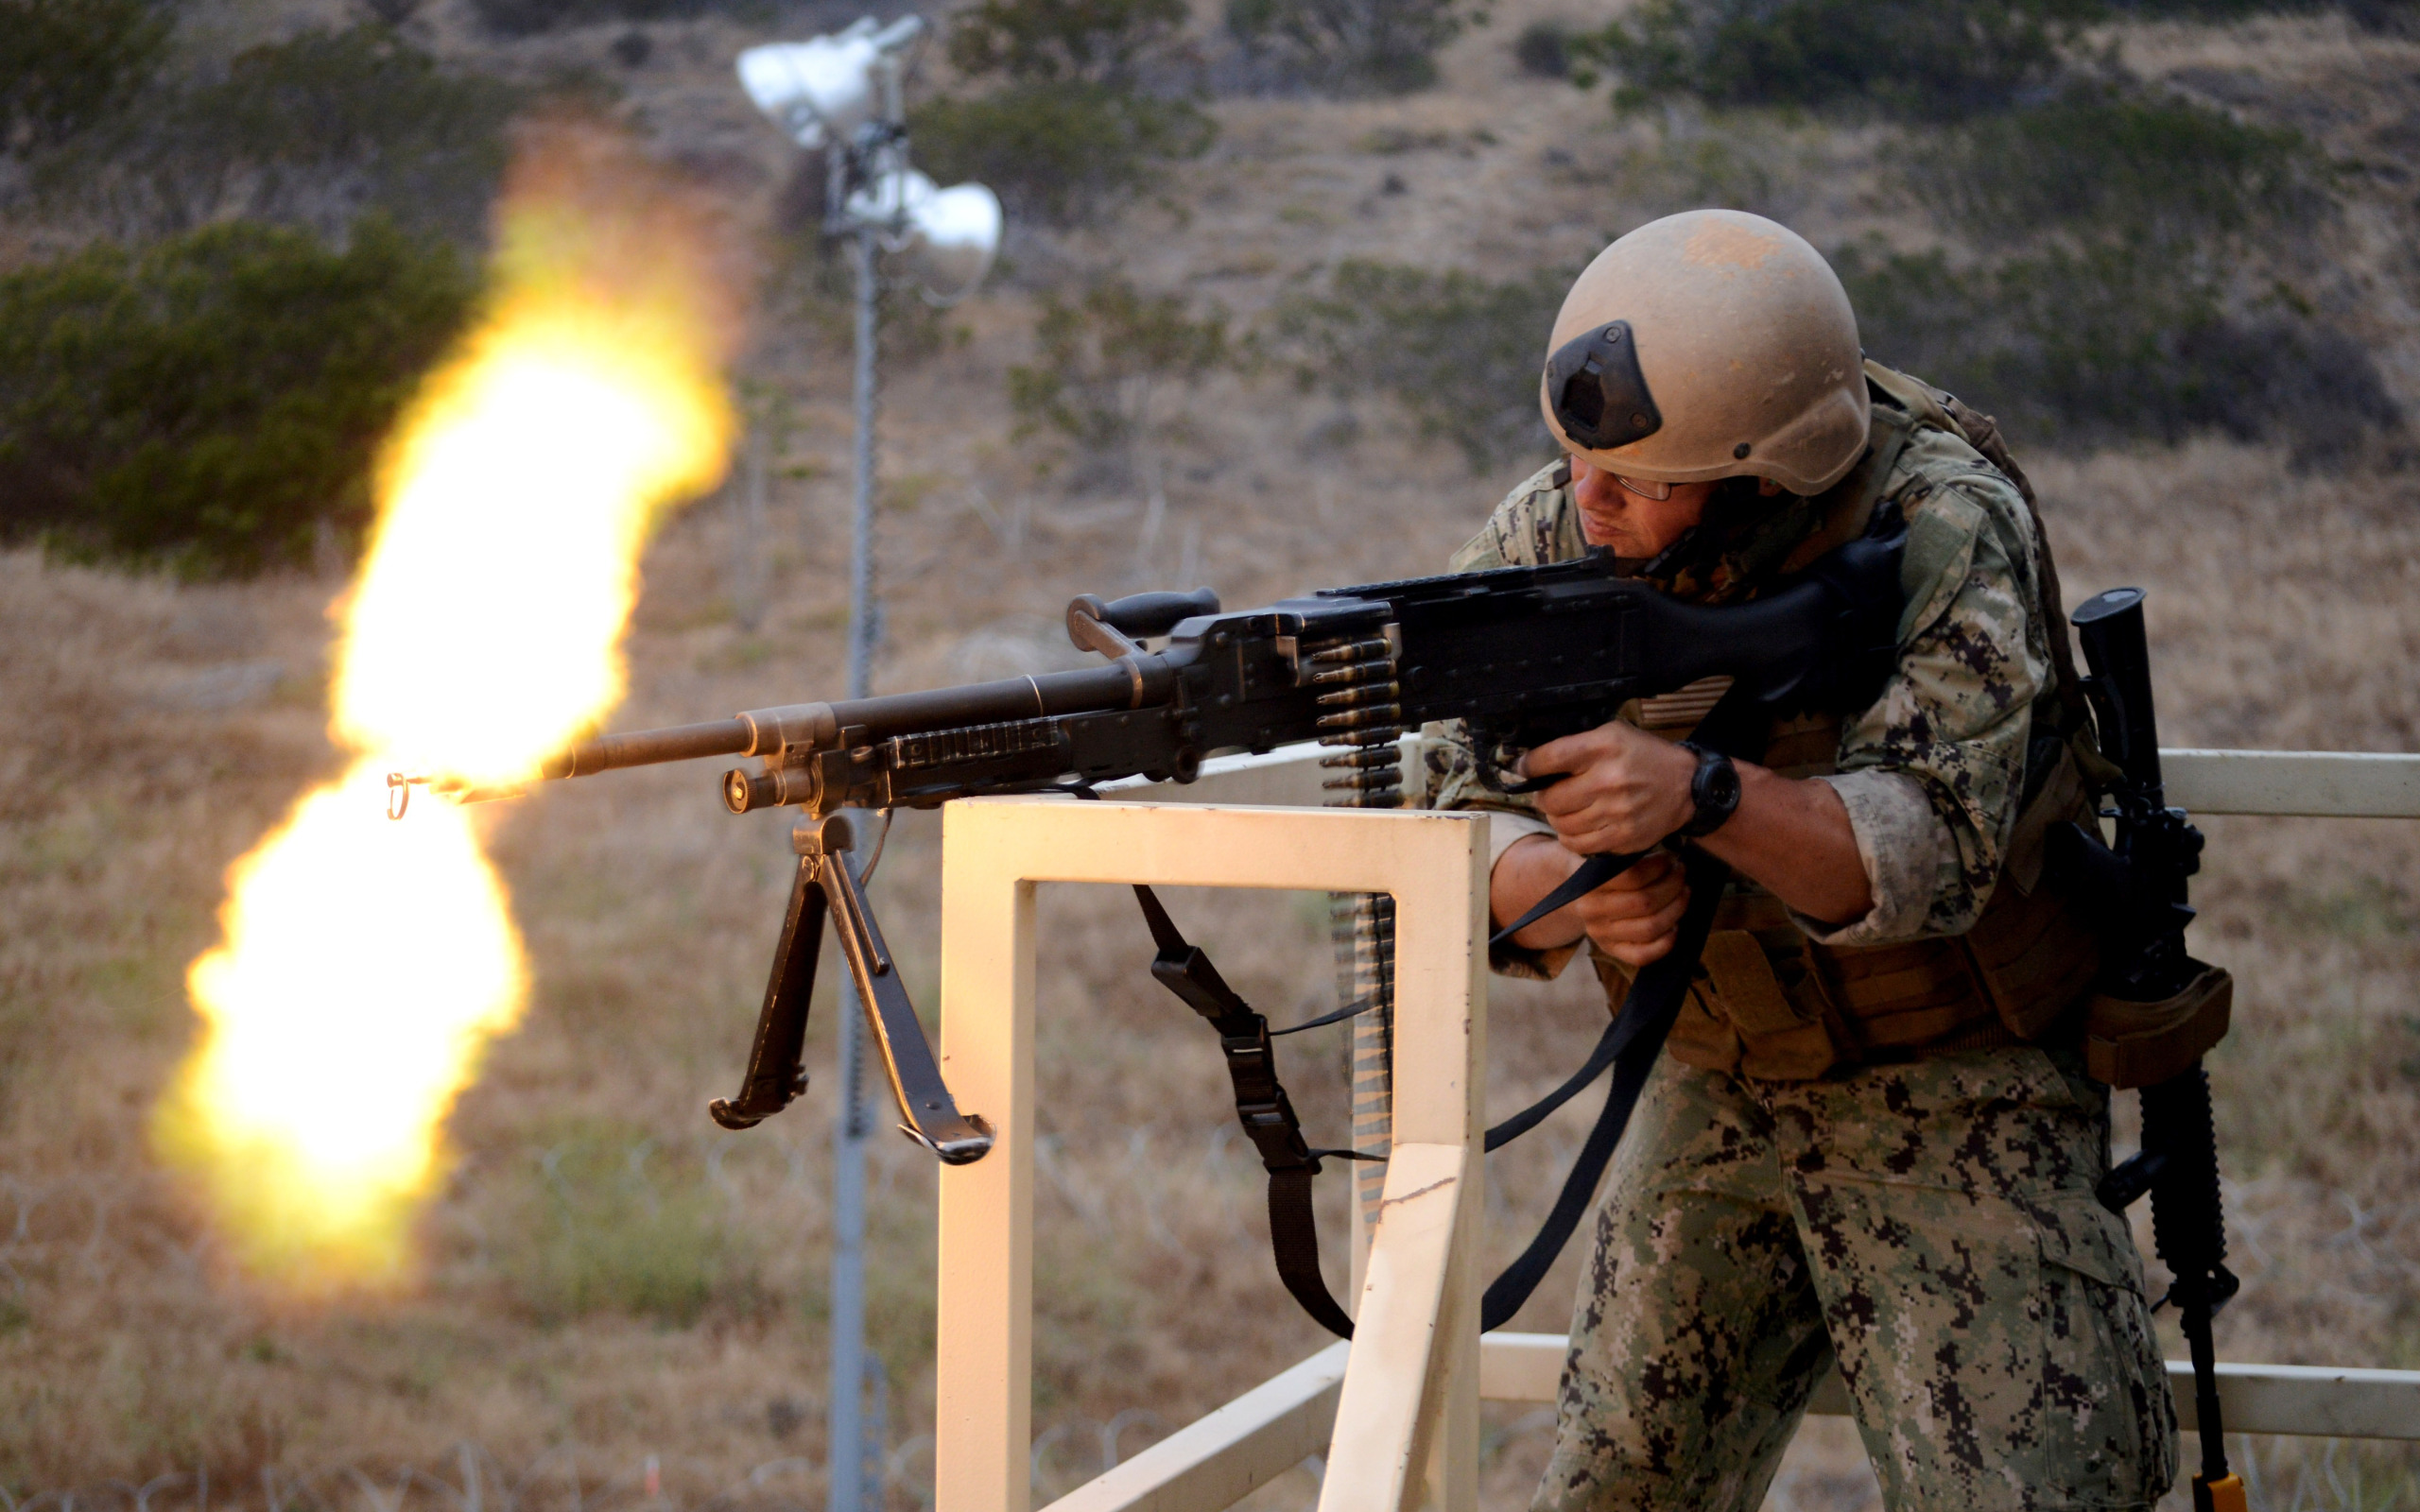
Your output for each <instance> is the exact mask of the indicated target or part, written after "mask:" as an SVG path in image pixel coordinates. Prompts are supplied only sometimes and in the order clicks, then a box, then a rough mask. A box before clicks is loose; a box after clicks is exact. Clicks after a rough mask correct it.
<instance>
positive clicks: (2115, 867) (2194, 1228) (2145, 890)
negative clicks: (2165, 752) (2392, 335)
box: [2051, 588, 2245, 1512]
mask: <svg viewBox="0 0 2420 1512" xmlns="http://www.w3.org/2000/svg"><path fill="white" fill-rule="evenodd" d="M2072 617H2073V619H2074V622H2075V627H2076V632H2077V636H2078V638H2079V639H2080V640H2082V641H2083V650H2084V656H2085V658H2086V660H2087V662H2089V663H2090V665H2091V667H2092V673H2093V675H2092V677H2091V678H2089V679H2086V680H2085V683H2084V691H2085V693H2086V694H2087V696H2089V697H2090V698H2091V700H2092V704H2093V711H2094V724H2095V726H2096V727H2097V728H2098V730H2099V733H2100V747H2101V754H2102V755H2104V756H2106V757H2107V758H2109V759H2110V761H2111V762H2112V763H2114V764H2115V765H2116V766H2117V767H2118V770H2119V771H2120V772H2122V773H2123V774H2124V777H2123V780H2122V781H2120V782H2115V783H2113V784H2112V785H2111V786H2110V788H2109V790H2108V793H2107V795H2106V797H2107V798H2108V799H2109V802H2110V807H2109V808H2108V810H2107V811H2105V813H2104V814H2103V817H2105V818H2107V819H2109V820H2111V821H2112V822H2113V824H2114V825H2115V828H2116V841H2115V844H2114V845H2113V844H2105V843H2103V841H2102V839H2101V837H2100V835H2099V834H2097V833H2089V832H2087V831H2086V830H2085V829H2084V828H2083V827H2082V826H2079V825H2072V824H2070V825H2064V826H2061V827H2060V828H2059V829H2057V830H2054V831H2053V832H2052V833H2051V844H2052V846H2053V851H2052V853H2051V865H2052V867H2053V868H2054V869H2055V870H2056V871H2057V872H2058V873H2059V875H2060V877H2061V879H2062V881H2063V883H2064V884H2065V885H2068V886H2070V887H2072V888H2073V889H2074V890H2075V891H2076V893H2077V894H2078V896H2079V898H2080V900H2081V901H2082V902H2083V906H2084V907H2085V909H2086V910H2087V912H2088V914H2089V916H2090V917H2093V918H2096V919H2100V920H2101V922H2102V938H2103V945H2104V954H2103V960H2102V966H2101V972H2100V981H2099V983H2098V984H2097V987H2098V989H2099V991H2100V994H2101V995H2102V996H2103V997H2105V998H2109V999H2115V1000H2118V1002H2120V1003H2130V1004H2160V1003H2165V1002H2169V1001H2170V1000H2174V999H2178V998H2179V997H2180V996H2182V995H2184V994H2186V993H2187V992H2189V991H2191V990H2192V989H2193V988H2195V987H2196V985H2197V983H2201V982H2204V981H2205V980H2206V979H2208V978H2210V977H2211V976H2212V975H2213V968H2211V967H2209V966H2207V965H2205V964H2204V963H2203V962H2201V961H2197V960H2195V959H2193V957H2192V956H2190V955H2189V954H2187V953H2186V949H2185V929H2186V926H2187V925H2188V924H2190V923H2191V922H2192V921H2193V909H2192V907H2191V906H2190V905H2189V904H2188V903H2187V902H2186V897H2187V880H2188V879H2189V878H2191V877H2192V875H2193V874H2194V873H2195V872H2196V871H2198V870H2200V869H2201V866H2202V832H2201V831H2199V830H2197V829H2195V828H2194V827H2193V826H2192V824H2191V823H2190V822H2189V821H2188V820H2187V816H2186V814H2185V811H2184V810H2183V809H2178V808H2170V807H2169V806H2168V799H2167V796H2166V792H2165V790H2164V787H2163V784H2162V779H2161V775H2160V765H2159V730H2158V724H2157V721H2156V719H2155V717H2154V714H2153V709H2152V680H2151V655H2150V651H2149V648H2148V646H2147V644H2146V643H2145V639H2144V630H2143V593H2142V591H2141V590H2140V589H2135V588H2116V589H2112V590H2110V591H2109V592H2108V593H2101V594H2099V595H2098V596H2096V597H2094V598H2093V599H2092V600H2091V601H2089V602H2088V603H2085V604H2084V605H2083V606H2082V607H2080V608H2079V609H2077V610H2076V611H2075V614H2074V615H2073V616H2072ZM2221 1022H2222V1021H2221ZM2141 1092H2142V1111H2143V1143H2142V1149H2141V1151H2140V1152H2139V1153H2138V1154H2136V1155H2135V1156H2134V1157H2133V1158H2132V1159H2130V1160H2126V1161H2124V1162H2123V1163H2121V1164H2119V1165H2118V1167H2117V1168H2115V1169H2114V1170H2112V1171H2111V1172H2110V1173H2109V1174H2108V1175H2107V1176H2106V1177H2102V1178H2101V1181H2100V1187H2099V1189H2098V1195H2099V1196H2100V1201H2101V1204H2102V1205H2103V1206H2104V1207H2106V1208H2108V1209H2109V1211H2112V1212H2115V1213H2119V1214H2122V1213H2124V1211H2126V1209H2127V1208H2128V1207H2129V1206H2131V1205H2132V1204H2133V1203H2134V1202H2135V1200H2136V1199H2137V1198H2139V1197H2141V1196H2142V1195H2143V1194H2145V1193H2146V1192H2148V1193H2150V1194H2151V1198H2152V1237H2153V1240H2154V1242H2155V1243H2156V1245H2157V1247H2158V1250H2159V1258H2160V1260H2161V1262H2162V1263H2165V1264H2166V1265H2167V1266H2168V1268H2169V1274H2170V1275H2171V1276H2173V1277H2174V1278H2175V1280H2174V1281H2173V1283H2172V1284H2171V1287H2170V1289H2169V1294H2168V1296H2167V1297H2164V1298H2162V1301H2161V1303H2160V1304H2155V1306H2156V1305H2165V1304H2166V1303H2167V1302H2169V1301H2173V1302H2175V1303H2176V1304H2177V1311H2178V1314H2179V1319H2180V1322H2181V1324H2182V1326H2183V1329H2184V1333H2185V1340H2186V1345H2187V1349H2189V1350H2190V1351H2191V1354H2192V1357H2193V1379H2194V1402H2195V1407H2196V1410H2197V1413H2198V1423H2199V1427H2198V1433H2199V1435H2200V1438H2201V1443H2202V1472H2201V1473H2200V1474H2199V1475H2196V1476H2195V1477H2194V1478H2193V1503H2194V1506H2195V1507H2196V1509H2197V1512H2213V1509H2214V1508H2215V1509H2217V1512H2242V1509H2243V1507H2244V1505H2245V1501H2244V1492H2243V1486H2242V1482H2241V1481H2240V1480H2239V1479H2238V1478H2237V1477H2236V1476H2234V1475H2232V1474H2230V1473H2229V1472H2228V1469H2227V1460H2226V1438H2225V1429H2224V1426H2223V1424H2222V1423H2221V1418H2220V1411H2219V1393H2218V1376H2217V1369H2216V1354H2215V1352H2214V1350H2213V1348H2212V1345H2211V1342H2210V1324H2211V1319H2212V1318H2213V1317H2215V1316H2216V1315H2217V1314H2218V1311H2219V1309H2220V1308H2221V1307H2223V1306H2225V1305H2226V1302H2227V1300H2228V1298H2230V1297H2234V1296H2235V1294H2236V1291H2237V1289H2238V1287H2239V1286H2240V1285H2241V1282H2239V1281H2238V1280H2237V1279H2236V1277H2235V1274H2234V1273H2233V1272H2231V1271H2229V1270H2228V1269H2227V1267H2226V1263H2225V1261H2226V1253H2227V1241H2226V1215H2225V1211H2224V1209H2223V1207H2222V1206H2221V1197H2220V1191H2219V1160H2218V1143H2217V1134H2216V1130H2215V1128H2214V1126H2213V1124H2212V1121H2211V1114H2210V1077H2209V1074H2208V1073H2207V1072H2205V1071H2204V1070H2203V1068H2202V1062H2201V1059H2200V1057H2198V1056H2197V1057H2194V1059H2193V1060H2192V1062H2191V1064H2190V1065H2189V1067H2187V1069H2186V1070H2185V1071H2183V1072H2182V1073H2181V1074H2176V1075H2173V1076H2170V1077H2169V1078H2167V1079H2166V1080H2163V1081H2159V1082H2156V1083H2153V1084H2152V1085H2149V1086H2145V1087H2143V1088H2142V1090H2141Z"/></svg>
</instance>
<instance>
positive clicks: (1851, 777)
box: [1800, 467, 2050, 945]
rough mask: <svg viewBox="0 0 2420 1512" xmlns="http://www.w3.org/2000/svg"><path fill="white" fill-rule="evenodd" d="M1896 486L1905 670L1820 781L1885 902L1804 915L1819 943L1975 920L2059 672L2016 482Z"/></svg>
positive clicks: (1945, 478)
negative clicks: (1903, 518) (1821, 916)
mask: <svg viewBox="0 0 2420 1512" xmlns="http://www.w3.org/2000/svg"><path fill="white" fill-rule="evenodd" d="M1897 497H1898V499H1899V502H1900V505H1901V507H1902V508H1904V509H1905V510H1906V511H1907V515H1908V556H1907V562H1906V566H1905V568H1904V570H1903V581H1904V584H1905V586H1906V588H1907V591H1908V608H1907V610H1906V611H1905V613H1904V614H1903V615H1902V616H1901V619H1900V623H1899V662H1898V665H1897V667H1896V669H1895V670H1894V671H1893V674H1892V677H1891V680H1890V681H1889V682H1888V683H1887V684H1886V685H1885V686H1884V689H1883V693H1882V696H1881V697H1880V698H1879V699H1878V700H1877V701H1876V703H1875V704H1874V706H1873V707H1872V708H1870V709H1868V710H1867V711H1866V712H1865V713H1863V714H1862V715H1860V716H1858V718H1857V719H1856V720H1855V721H1854V722H1852V723H1851V724H1849V725H1848V726H1847V727H1845V728H1844V729H1843V730H1842V732H1841V753H1840V764H1839V765H1840V775H1839V776H1836V777H1832V778H1828V779H1825V781H1827V782H1831V783H1832V785H1833V787H1834V789H1835V790H1836V791H1838V792H1839V793H1840V795H1841V802H1842V804H1843V805H1844V806H1846V808H1847V809H1848V811H1849V819H1850V824H1851V826H1852V827H1853V828H1854V829H1855V830H1856V831H1857V833H1858V853H1859V855H1860V856H1861V857H1862V858H1863V859H1864V860H1865V863H1866V874H1867V878H1868V881H1869V882H1870V883H1871V884H1872V885H1873V890H1874V894H1875V900H1876V906H1875V908H1874V909H1873V910H1872V911H1871V912H1869V913H1868V914H1867V915H1866V917H1865V918H1863V919H1858V920H1857V921H1856V922H1855V923H1853V924H1850V925H1848V926H1846V927H1843V928H1833V927H1831V926H1828V925H1824V924H1820V923H1817V922H1816V921H1814V920H1811V919H1801V920H1800V924H1801V927H1802V928H1804V929H1806V931H1807V933H1809V934H1810V935H1812V936H1814V937H1815V938H1817V939H1819V940H1821V941H1823V942H1824V943H1826V944H1839V945H1867V944H1876V943H1879V942H1882V941H1884V940H1889V939H1906V938H1911V937H1914V936H1919V935H1957V934H1961V933H1963V932H1964V931H1965V930H1967V929H1968V928H1970V927H1972V926H1973V924H1974V922H1975V920H1976V919H1978V918H1979V917H1980V916H1981V914H1982V911H1983V905H1984V904H1985V903H1986V902H1989V901H1990V899H1991V895H1992V888H1993V886H1994V885H1995V884H1996V883H1997V881H1998V880H1999V874H2000V868H2001V865H2002V863H2003V861H2004V860H2005V858H2006V855H2007V851H2008V843H2009V836H2010V833H2011V832H2012V831H2013V830H2014V827H2015V823H2016V807H2017V802H2018V799H2019V798H2020V796H2021V794H2022V791H2023V786H2024V781H2025V752H2026V740H2027V737H2028V734H2029V733H2030V730H2031V721H2030V714H2031V705H2032V703H2033V700H2034V697H2035V696H2036V695H2037V694H2039V693H2040V692H2041V691H2042V690H2043V689H2044V688H2045V687H2046V686H2047V684H2048V678H2049V676H2050V672H2049V668H2048V662H2049V653H2048V641H2047V640H2045V639H2044V632H2043V627H2041V626H2039V625H2037V624H2035V623H2034V621H2035V619H2036V615H2035V614H2034V612H2033V610H2032V606H2033V605H2034V603H2036V602H2037V599H2036V596H2035V593H2034V588H2033V575H2034V573H2035V571H2036V563H2035V561H2034V556H2033V534H2032V529H2031V523H2030V520H2029V517H2028V515H2027V513H2026V509H2025V503H2024V500H2023V499H2022V498H2020V497H2019V496H2018V495H2017V492H2016V490H2015V489H2014V488H2013V487H2011V486H2010V484H2009V483H2008V481H2007V480H2006V479H2004V478H2002V477H2001V476H2000V475H1999V474H1998V473H1997V472H1992V471H1990V470H1989V469H1987V468H1982V467H1961V468H1955V469H1952V470H1948V471H1946V472H1944V471H1942V470H1939V469H1922V470H1920V471H1919V473H1918V477H1917V479H1916V481H1915V484H1914V486H1913V487H1912V488H1910V489H1906V490H1901V491H1900V492H1899V493H1898V495H1897Z"/></svg>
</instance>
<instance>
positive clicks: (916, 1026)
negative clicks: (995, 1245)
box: [816, 821, 992, 1165]
mask: <svg viewBox="0 0 2420 1512" xmlns="http://www.w3.org/2000/svg"><path fill="white" fill-rule="evenodd" d="M827 822H828V821H827ZM816 880H817V881H818V882H819V883H820V884H821V885H822V889H823V896H824V898H825V900H826V901H827V902H829V903H830V904H831V909H832V925H833V930H834V933H836V934H838V936H840V951H841V954H844V955H845V956H847V957H848V961H849V975H850V978H851V979H852V980H853V981H855V982H856V987H857V1001H858V1002H859V1003H861V1004H863V1005H864V1006H865V1013H866V1026H867V1027H868V1028H869V1029H871V1030H873V1043H874V1048H875V1049H876V1050H878V1051H880V1052H881V1054H882V1067H883V1070H884V1071H885V1072H886V1073H888V1074H889V1075H890V1095H891V1096H892V1098H893V1099H895V1100H896V1101H897V1103H898V1105H899V1116H900V1119H901V1123H900V1125H899V1131H900V1132H901V1133H903V1134H905V1135H907V1136H908V1138H909V1139H911V1140H914V1141H915V1142H916V1143H919V1144H921V1145H923V1146H924V1147H925V1148H926V1149H928V1150H930V1151H932V1152H933V1154H935V1155H936V1156H939V1157H940V1158H941V1160H942V1164H944V1165H965V1164H968V1163H970V1162H971V1161H975V1160H981V1159H983V1157H984V1156H985V1155H987V1154H989V1153H990V1152H991V1149H992V1128H991V1125H988V1124H986V1123H984V1122H983V1120H981V1119H980V1118H977V1117H974V1116H972V1115H970V1114H965V1113H961V1112H959V1110H958V1100H957V1099H956V1098H954V1097H952V1096H951V1095H950V1091H949V1087H948V1085H947V1084H946V1083H944V1082H943V1081H942V1072H941V1066H940V1064H939V1062H937V1061H936V1060H935V1059H934V1057H933V1047H932V1044H931V1043H930V1042H929V1041H928V1040H925V1026H924V1024H923V1023H922V1022H918V1020H917V1018H916V1005H915V1004H913V1003H911V1002H910V1001H908V988H906V987H905V986H904V985H902V984H901V982H900V980H899V972H898V971H896V970H895V969H894V968H893V966H892V964H891V959H890V947H889V946H887V945H885V944H884V943H883V938H882V927H881V926H880V925H878V924H876V923H875V922H874V919H873V908H872V907H871V906H870V905H869V904H868V903H867V902H866V895H865V892H864V890H863V889H862V888H860V887H859V886H858V885H857V879H856V874H855V873H853V872H851V871H850V870H849V866H848V862H847V860H846V859H845V858H844V857H843V856H842V854H841V853H840V851H838V849H833V848H823V849H822V859H821V865H820V866H819V868H818V869H817V873H816Z"/></svg>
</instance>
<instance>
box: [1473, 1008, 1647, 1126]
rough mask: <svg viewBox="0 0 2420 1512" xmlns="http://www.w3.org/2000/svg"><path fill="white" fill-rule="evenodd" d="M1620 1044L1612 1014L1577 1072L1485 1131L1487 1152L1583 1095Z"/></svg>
mask: <svg viewBox="0 0 2420 1512" xmlns="http://www.w3.org/2000/svg"><path fill="white" fill-rule="evenodd" d="M1622 1043H1623V1040H1622V1021H1621V1017H1620V1015H1618V1014H1616V1016H1615V1017H1614V1021H1613V1022H1611V1023H1608V1024H1606V1025H1605V1032H1604V1033H1603V1034H1600V1035H1599V1036H1598V1037H1597V1045H1596V1048H1595V1049H1593V1050H1591V1051H1589V1052H1588V1058H1587V1059H1586V1060H1583V1061H1582V1062H1581V1063H1580V1069H1579V1070H1578V1071H1575V1072H1573V1073H1572V1074H1571V1076H1570V1079H1568V1080H1567V1081H1565V1082H1564V1084H1563V1085H1562V1086H1560V1087H1558V1088H1556V1089H1555V1090H1554V1091H1550V1092H1548V1093H1547V1094H1546V1095H1545V1096H1544V1097H1541V1098H1539V1099H1538V1100H1537V1101H1536V1102H1534V1103H1531V1104H1530V1106H1529V1107H1527V1108H1523V1109H1521V1110H1520V1111H1519V1112H1517V1113H1515V1114H1513V1116H1512V1117H1511V1118H1508V1119H1506V1120H1505V1121H1504V1122H1503V1123H1501V1124H1498V1125H1495V1127H1494V1128H1492V1129H1489V1130H1488V1131H1487V1142H1486V1148H1487V1150H1488V1152H1489V1153H1490V1154H1494V1153H1495V1151H1497V1150H1499V1149H1502V1148H1503V1147H1504V1146H1505V1145H1507V1144H1510V1143H1513V1141H1514V1140H1517V1139H1519V1138H1520V1137H1521V1136H1522V1135H1524V1134H1527V1133H1528V1132H1530V1130H1531V1129H1533V1128H1535V1127H1537V1126H1538V1125H1540V1124H1543V1123H1545V1122H1546V1121H1547V1115H1548V1114H1550V1113H1552V1112H1553V1111H1554V1110H1555V1109H1556V1108H1561V1107H1562V1106H1563V1105H1564V1104H1565V1103H1567V1102H1569V1101H1571V1100H1572V1099H1573V1098H1575V1097H1577V1096H1579V1095H1580V1094H1581V1093H1582V1092H1583V1091H1587V1090H1588V1084H1589V1083H1590V1082H1592V1081H1595V1080H1596V1079H1597V1078H1598V1077H1599V1076H1601V1075H1603V1074H1605V1068H1606V1067H1607V1066H1610V1065H1612V1064H1613V1063H1614V1057H1616V1056H1618V1055H1620V1054H1621V1048H1622Z"/></svg>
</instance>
